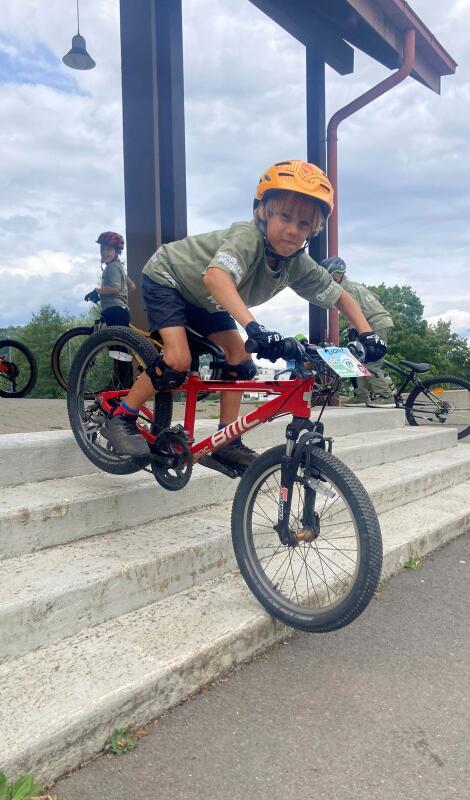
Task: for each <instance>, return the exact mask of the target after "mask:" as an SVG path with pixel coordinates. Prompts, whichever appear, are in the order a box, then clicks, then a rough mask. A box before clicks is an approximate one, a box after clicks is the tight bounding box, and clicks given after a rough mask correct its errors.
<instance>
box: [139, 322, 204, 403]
mask: <svg viewBox="0 0 470 800" xmlns="http://www.w3.org/2000/svg"><path fill="white" fill-rule="evenodd" d="M160 336H161V337H162V341H163V347H164V358H165V363H166V364H168V366H169V367H171V368H172V369H176V370H178V372H186V371H187V370H188V369H189V367H190V365H191V355H190V352H189V346H188V339H187V336H186V331H185V329H184V328H182V327H179V326H175V327H172V328H162V330H161V331H160ZM154 394H155V389H154V387H153V383H152V381H151V380H150V378H149V376H148V375H147V373H146V372H144V373H143V374H142V375H139V377H138V378H137V380H136V382H135V383H134V385H133V387H132V389H131V390H130V391H129V393H128V395H127V397H126V403H127V405H128V406H130V407H131V408H135V409H138V408H140V407H141V406H142V405H143V404H144V403H146V402H147V401H148V400H151V398H152V397H153V396H154Z"/></svg>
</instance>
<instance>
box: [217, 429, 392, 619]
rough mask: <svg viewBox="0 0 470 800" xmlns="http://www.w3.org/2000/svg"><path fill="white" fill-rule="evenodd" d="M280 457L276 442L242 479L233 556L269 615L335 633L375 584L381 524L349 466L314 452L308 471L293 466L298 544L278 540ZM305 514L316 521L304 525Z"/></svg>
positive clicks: (235, 513)
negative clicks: (283, 542) (276, 526)
mask: <svg viewBox="0 0 470 800" xmlns="http://www.w3.org/2000/svg"><path fill="white" fill-rule="evenodd" d="M284 454H285V447H284V446H283V445H281V446H279V447H273V448H272V449H271V450H268V451H266V452H265V453H263V454H262V455H261V456H259V458H257V459H256V461H255V462H254V463H253V464H252V465H251V466H250V467H249V469H248V470H247V471H246V472H245V474H244V475H243V477H242V478H241V481H240V483H239V486H238V489H237V492H236V494H235V499H234V503H233V511H232V540H233V546H234V550H235V555H236V558H237V562H238V565H239V567H240V571H241V573H242V575H243V577H244V579H245V581H246V582H247V584H248V586H249V588H250V589H251V591H252V592H253V594H254V595H255V597H256V598H257V599H258V600H259V602H260V603H261V604H262V605H263V606H264V608H265V609H266V610H267V611H268V612H269V613H270V614H272V615H273V616H274V617H277V618H278V619H280V620H281V621H282V622H284V623H285V624H286V625H289V626H291V627H293V628H297V629H299V630H303V631H308V632H312V633H324V632H327V631H333V630H336V629H338V628H342V627H344V626H345V625H348V624H349V623H350V622H352V621H353V620H354V619H356V617H358V616H359V614H361V613H362V612H363V611H364V609H365V608H366V606H367V605H368V604H369V602H370V600H371V598H372V597H373V595H374V592H375V590H376V588H377V584H378V581H379V578H380V572H381V567H382V538H381V533H380V526H379V521H378V519H377V515H376V513H375V510H374V507H373V505H372V503H371V500H370V498H369V496H368V494H367V492H366V490H365V489H364V487H363V486H362V484H361V483H360V481H359V480H358V479H357V478H356V476H355V475H354V474H353V473H352V472H351V470H350V469H349V468H348V467H346V465H345V464H343V463H342V462H341V461H339V460H338V459H337V458H336V457H335V456H333V455H331V454H330V453H325V452H324V451H322V450H318V452H315V454H314V456H313V457H312V462H311V464H310V466H309V469H308V473H309V474H308V475H307V474H306V470H305V468H304V467H302V465H300V466H299V468H298V472H297V475H296V478H295V481H294V487H293V499H292V505H291V512H290V518H289V530H290V531H291V533H293V534H294V536H295V538H296V544H295V545H289V546H287V545H283V544H282V543H281V541H280V539H279V536H278V534H277V531H276V530H275V529H274V526H275V525H276V523H277V514H278V500H279V492H280V489H281V483H280V481H281V461H282V458H283V456H284ZM306 486H308V487H309V490H310V491H309V492H308V494H307V493H306ZM312 489H313V492H312V491H311V490H312ZM306 498H308V499H307V502H308V503H309V504H310V505H311V507H309V508H307V509H306V507H305V502H306ZM306 516H308V519H309V520H310V521H312V520H314V525H313V526H311V527H306V525H305V517H306Z"/></svg>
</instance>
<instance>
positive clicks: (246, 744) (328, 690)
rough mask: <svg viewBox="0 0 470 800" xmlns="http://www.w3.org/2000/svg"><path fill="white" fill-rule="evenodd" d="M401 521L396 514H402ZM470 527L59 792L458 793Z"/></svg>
mask: <svg viewBox="0 0 470 800" xmlns="http://www.w3.org/2000/svg"><path fill="white" fill-rule="evenodd" d="M404 522H406V520H404ZM469 585H470V536H465V537H462V538H460V539H458V540H456V541H454V542H452V543H451V544H449V545H447V546H446V547H445V548H444V549H443V550H441V551H439V552H437V553H435V554H434V555H433V556H431V557H429V558H428V559H426V560H425V561H424V562H423V567H422V569H420V570H418V571H415V572H409V571H407V570H404V571H403V572H402V573H401V574H400V575H398V576H397V577H396V578H394V579H392V581H391V582H390V583H388V584H387V585H386V586H385V587H384V588H383V590H382V591H381V593H380V596H379V598H378V599H377V600H376V601H374V602H373V603H372V604H371V606H370V607H369V609H368V610H367V611H366V612H365V613H364V614H363V616H362V617H361V618H360V619H359V620H357V621H356V622H355V623H354V624H352V625H351V626H349V627H348V628H346V629H344V630H342V631H338V632H337V633H334V634H325V635H317V636H315V635H308V634H304V635H297V636H295V637H294V638H293V639H290V640H288V641H286V642H285V643H284V644H281V645H279V646H277V647H275V648H273V649H271V650H270V651H268V652H267V653H266V654H264V655H263V656H261V657H259V658H258V659H256V660H255V661H253V662H252V663H250V664H247V665H244V666H242V667H240V668H238V669H237V670H236V671H235V672H233V673H232V674H231V675H230V676H228V677H227V678H225V679H223V680H220V681H218V682H217V683H215V684H214V685H213V686H211V687H208V689H207V690H206V691H204V692H202V693H201V694H199V695H198V696H196V697H194V698H192V699H191V700H189V701H187V702H186V703H184V704H183V705H181V706H180V707H178V708H176V709H174V710H173V711H171V712H169V713H168V714H166V715H165V716H164V717H163V718H161V719H160V720H159V721H158V722H157V724H155V725H153V726H151V727H150V728H149V735H148V736H147V737H146V738H143V739H142V740H141V741H140V744H139V746H138V748H137V749H136V750H135V751H133V752H131V753H128V754H126V755H123V756H120V757H118V758H113V759H109V758H107V757H101V758H99V759H97V760H96V761H94V762H92V763H90V764H89V765H88V766H86V767H84V768H83V769H81V770H79V771H77V772H75V773H74V774H72V775H71V776H70V777H68V778H66V779H63V780H62V781H60V782H59V783H58V784H57V785H56V786H55V787H54V790H53V793H57V795H58V798H59V800H85V798H86V800H102V798H112V800H124V798H125V799H126V800H137V798H139V799H140V798H145V799H146V800H147V799H148V800H150V798H151V799H152V800H287V799H288V798H293V799H295V800H297V799H298V798H299V799H300V798H315V800H317V799H318V800H322V799H324V800H448V799H449V798H456V800H468V797H469V796H470V747H469V743H470V626H469V622H468V620H469V618H470V592H469Z"/></svg>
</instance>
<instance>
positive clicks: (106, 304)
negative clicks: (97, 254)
mask: <svg viewBox="0 0 470 800" xmlns="http://www.w3.org/2000/svg"><path fill="white" fill-rule="evenodd" d="M105 286H112V287H113V289H119V294H102V295H101V308H102V309H103V311H104V309H105V308H113V307H114V306H119V307H120V308H128V306H129V304H128V296H127V275H126V273H125V272H124V267H123V265H122V264H121V262H120V261H118V259H117V258H115V259H114V261H110V262H109V264H106V266H105V268H104V270H103V274H102V276H101V288H103V289H104V287H105Z"/></svg>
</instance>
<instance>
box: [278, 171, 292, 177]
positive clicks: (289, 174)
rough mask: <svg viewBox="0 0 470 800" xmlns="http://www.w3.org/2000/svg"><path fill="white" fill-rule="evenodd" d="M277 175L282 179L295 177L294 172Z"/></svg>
mask: <svg viewBox="0 0 470 800" xmlns="http://www.w3.org/2000/svg"><path fill="white" fill-rule="evenodd" d="M277 174H278V175H279V177H280V178H293V177H294V173H293V172H278V173H277Z"/></svg>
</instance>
